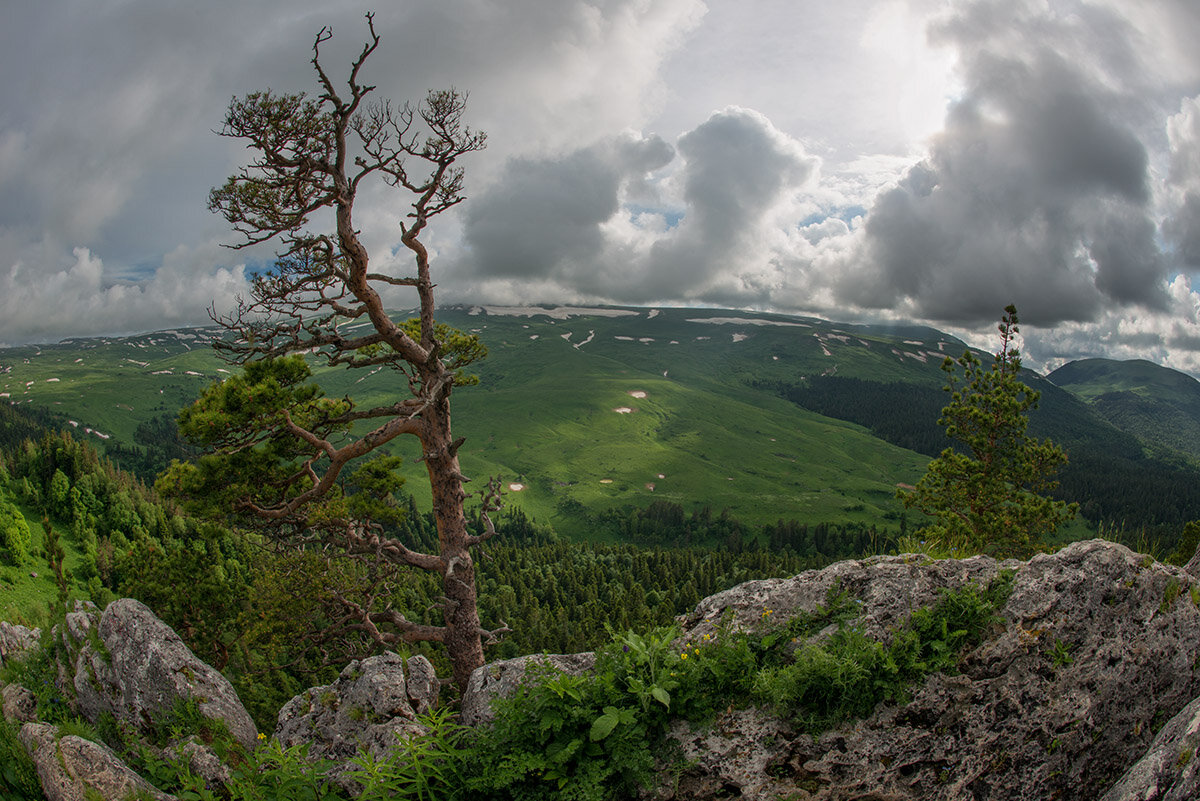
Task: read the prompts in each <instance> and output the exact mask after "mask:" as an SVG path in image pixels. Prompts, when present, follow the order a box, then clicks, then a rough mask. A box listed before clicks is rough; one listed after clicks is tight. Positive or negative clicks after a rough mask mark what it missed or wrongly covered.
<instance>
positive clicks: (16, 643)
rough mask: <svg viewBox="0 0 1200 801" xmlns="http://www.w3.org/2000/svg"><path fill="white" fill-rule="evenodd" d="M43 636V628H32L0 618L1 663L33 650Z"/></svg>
mask: <svg viewBox="0 0 1200 801" xmlns="http://www.w3.org/2000/svg"><path fill="white" fill-rule="evenodd" d="M41 636H42V630H41V629H30V628H26V627H25V626H18V625H16V624H15V623H9V622H8V621H7V620H0V665H3V664H4V663H5V662H7V661H8V660H9V659H14V658H19V657H21V656H22V655H24V654H25V653H26V652H27V651H32V650H33V649H34V648H36V647H37V644H38V639H39V638H40V637H41Z"/></svg>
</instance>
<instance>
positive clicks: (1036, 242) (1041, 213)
mask: <svg viewBox="0 0 1200 801" xmlns="http://www.w3.org/2000/svg"><path fill="white" fill-rule="evenodd" d="M1002 5H1003V6H1004V7H1003V8H1001V6H1002ZM1122 25H1123V23H1122V22H1121V21H1120V20H1117V19H1115V18H1114V17H1112V15H1109V14H1101V13H1092V12H1089V14H1084V15H1081V16H1077V17H1074V18H1071V19H1067V18H1066V17H1063V18H1058V17H1050V16H1049V15H1045V16H1039V15H1038V14H1035V13H1033V12H1031V11H1029V9H1026V10H1025V12H1024V13H1022V12H1021V9H1020V7H1019V4H1018V7H1017V8H1009V7H1008V5H1007V4H999V3H981V4H975V5H973V6H970V7H969V8H968V10H966V11H964V12H962V13H961V14H960V15H959V16H957V17H954V18H952V19H951V20H949V21H948V22H946V23H945V24H944V25H942V26H941V27H940V28H939V29H938V31H937V34H938V35H939V36H940V37H942V38H943V39H944V40H948V41H952V42H954V43H955V44H956V45H957V46H958V47H959V48H960V51H961V53H962V56H961V58H962V61H963V66H964V69H965V76H966V85H965V92H964V94H963V96H962V98H960V99H959V100H958V101H957V102H956V103H955V104H954V105H953V107H952V108H951V110H950V112H949V114H948V116H947V120H946V127H945V130H944V131H943V132H942V133H941V134H940V135H939V136H938V137H936V138H935V139H934V140H933V141H932V143H931V150H930V155H929V157H928V158H927V159H926V160H925V161H923V162H922V163H920V164H918V165H916V166H914V167H913V168H912V169H911V170H910V171H909V173H908V175H907V176H906V177H905V179H904V180H902V181H901V182H900V183H899V184H898V185H897V186H896V187H895V188H893V189H891V190H888V191H886V192H884V193H882V194H881V195H880V196H879V198H878V200H877V201H876V203H875V206H874V208H872V209H871V210H870V212H869V213H868V215H867V223H866V250H865V256H866V263H865V264H864V265H863V266H862V269H860V270H856V271H854V272H852V273H851V274H849V275H848V276H846V277H845V278H844V279H843V280H841V281H840V282H839V285H838V291H839V294H840V295H841V296H842V297H843V298H844V299H846V300H849V301H851V302H853V303H856V304H860V305H865V306H873V307H893V306H897V305H900V306H908V307H909V308H911V309H913V310H914V311H915V312H916V313H918V314H920V315H921V316H924V317H927V318H931V319H937V320H948V321H959V322H977V321H980V320H983V319H988V318H990V317H993V316H994V315H995V310H996V309H997V308H1000V307H1002V306H1003V305H1004V304H1005V303H1009V302H1014V303H1016V304H1017V306H1018V307H1019V308H1020V309H1021V311H1022V317H1023V318H1025V319H1026V320H1028V321H1029V322H1031V323H1036V324H1040V325H1048V324H1053V323H1055V322H1059V321H1063V320H1088V319H1093V318H1094V317H1095V315H1096V313H1097V312H1098V311H1099V309H1100V308H1102V307H1104V306H1106V305H1109V304H1116V305H1129V304H1139V305H1142V306H1146V307H1151V308H1163V307H1164V306H1165V304H1166V295H1165V291H1164V279H1165V277H1166V263H1165V262H1164V260H1163V258H1162V256H1161V254H1160V252H1159V250H1158V245H1157V242H1156V223H1155V219H1154V217H1153V211H1152V208H1151V192H1150V188H1149V169H1148V167H1149V157H1148V155H1147V150H1146V147H1145V146H1144V145H1143V143H1142V141H1141V140H1140V139H1139V137H1138V135H1137V132H1136V131H1137V129H1136V127H1135V123H1134V122H1132V121H1130V120H1131V118H1130V117H1129V116H1128V112H1129V109H1130V107H1131V102H1132V101H1130V99H1129V98H1128V96H1127V95H1126V94H1124V93H1123V92H1122V90H1121V88H1120V87H1119V86H1114V84H1113V74H1116V75H1120V74H1122V71H1123V70H1127V69H1129V68H1130V63H1131V61H1132V58H1133V57H1132V55H1131V53H1130V51H1129V48H1128V46H1127V42H1128V40H1129V38H1130V35H1129V32H1128V31H1127V30H1123V29H1122ZM1071 26H1085V27H1086V28H1087V30H1086V31H1084V32H1080V31H1076V30H1074V29H1073V28H1072V27H1071ZM1082 33H1087V34H1088V36H1087V37H1086V38H1087V40H1088V41H1089V42H1099V43H1100V44H1099V45H1095V46H1094V47H1095V49H1096V50H1097V51H1098V52H1093V53H1091V54H1089V55H1090V60H1085V61H1080V60H1078V59H1077V58H1076V56H1077V54H1076V53H1074V52H1072V46H1071V42H1072V40H1073V39H1079V38H1080V37H1081V36H1082ZM1122 33H1123V34H1124V35H1123V36H1122V35H1119V34H1122ZM1051 42H1053V43H1055V45H1056V46H1055V47H1051V46H1050V43H1051ZM1064 43H1065V44H1064Z"/></svg>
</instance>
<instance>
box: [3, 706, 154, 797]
mask: <svg viewBox="0 0 1200 801" xmlns="http://www.w3.org/2000/svg"><path fill="white" fill-rule="evenodd" d="M20 740H21V744H22V745H24V746H25V750H27V751H28V752H29V755H30V756H31V757H32V758H33V764H34V765H35V766H36V767H37V774H38V780H39V781H40V782H41V783H42V792H43V794H45V796H46V799H47V801H90V799H94V798H102V799H105V800H106V801H107V800H108V799H113V801H119V800H120V799H126V798H134V797H136V798H149V799H155V801H168V799H173V798H174V796H171V795H167V794H166V793H161V792H159V791H158V790H156V789H154V787H153V786H152V785H151V784H150V783H149V782H147V781H146V780H145V779H143V778H142V777H141V776H139V775H137V774H136V773H134V772H133V771H132V770H130V769H129V768H128V766H126V765H125V763H124V762H122V761H121V759H120V757H118V756H117V755H116V754H114V753H113V751H112V749H110V748H108V747H107V746H104V745H100V744H99V743H93V742H92V741H90V740H85V739H83V738H82V737H76V736H74V735H67V736H65V737H60V736H58V731H57V729H56V728H55V727H54V726H51V725H49V724H47V723H26V724H25V725H24V726H22V727H21V733H20Z"/></svg>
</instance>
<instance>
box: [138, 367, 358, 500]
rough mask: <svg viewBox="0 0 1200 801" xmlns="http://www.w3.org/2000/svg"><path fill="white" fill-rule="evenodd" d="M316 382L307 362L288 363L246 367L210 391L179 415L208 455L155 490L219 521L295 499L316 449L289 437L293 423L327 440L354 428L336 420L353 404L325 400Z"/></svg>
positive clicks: (179, 466)
mask: <svg viewBox="0 0 1200 801" xmlns="http://www.w3.org/2000/svg"><path fill="white" fill-rule="evenodd" d="M311 376H312V370H311V369H310V368H309V366H308V364H307V363H306V362H305V361H304V357H303V356H287V357H283V358H278V359H264V360H262V361H256V362H250V363H247V364H246V365H244V366H243V369H242V372H241V373H238V374H236V375H232V376H230V377H228V378H226V379H225V380H223V381H219V382H216V383H213V384H211V385H209V386H208V387H207V388H205V390H204V392H203V393H202V394H201V395H200V397H199V399H197V400H196V402H195V403H193V404H192V405H191V406H185V407H184V408H183V409H182V410H181V411H180V412H179V430H180V432H181V433H182V435H183V436H184V437H186V438H187V440H188V441H189V442H191V443H193V444H195V445H196V446H198V447H201V448H205V449H207V450H208V451H209V452H208V453H206V454H204V455H202V456H201V457H199V459H197V460H196V461H195V462H174V463H172V464H171V466H170V468H168V470H167V471H166V472H165V473H164V474H163V475H162V476H161V477H160V478H159V479H158V481H157V482H156V484H155V488H156V489H157V490H158V491H159V492H160V493H162V494H164V495H167V496H168V497H175V498H178V499H179V500H180V501H182V502H183V503H184V504H185V505H186V507H187V508H188V510H189V511H190V512H192V513H193V514H196V515H198V516H201V517H209V518H215V519H225V518H227V517H228V516H229V514H230V513H231V512H236V511H238V510H239V509H240V508H241V507H242V506H243V505H244V504H245V503H257V504H264V505H270V504H272V503H275V502H277V501H278V500H280V499H281V498H284V499H285V498H287V497H289V496H292V495H295V494H296V493H297V492H299V491H300V490H299V488H298V485H299V484H300V483H301V482H300V481H299V479H298V477H297V476H296V475H295V471H294V467H293V463H294V462H295V461H296V460H297V459H298V458H299V457H300V456H301V454H302V453H304V452H305V451H306V449H308V447H309V446H308V445H307V443H304V442H303V441H302V440H300V439H299V438H297V437H294V436H292V435H291V434H289V433H288V431H287V421H288V420H289V419H290V420H292V421H293V422H294V423H296V424H297V425H299V426H302V427H304V428H306V429H308V430H309V431H312V432H314V433H316V434H317V435H318V436H322V437H324V436H333V435H335V434H336V433H337V432H339V431H345V430H347V429H348V427H349V426H348V424H347V423H345V422H336V421H335V418H337V417H338V416H339V415H342V414H344V413H346V412H348V411H350V409H351V403H350V401H349V400H332V399H329V398H325V397H323V395H322V393H321V389H320V387H319V386H317V385H316V384H313V383H311V382H309V380H308V379H309V378H310V377H311ZM243 517H244V518H245V519H253V517H252V516H246V515H244V514H243Z"/></svg>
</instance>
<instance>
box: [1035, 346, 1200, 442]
mask: <svg viewBox="0 0 1200 801" xmlns="http://www.w3.org/2000/svg"><path fill="white" fill-rule="evenodd" d="M1047 379H1048V380H1049V381H1051V382H1052V383H1054V384H1055V385H1057V386H1060V387H1062V388H1064V389H1066V390H1069V391H1070V392H1072V393H1074V394H1075V395H1077V396H1078V397H1080V398H1081V399H1083V400H1084V401H1086V402H1087V403H1088V404H1090V405H1091V407H1092V408H1094V409H1095V410H1096V411H1097V412H1098V413H1099V414H1100V415H1101V416H1102V417H1103V418H1104V419H1106V420H1108V421H1109V422H1111V423H1112V424H1113V425H1115V426H1116V427H1117V428H1120V429H1121V430H1123V431H1127V432H1129V433H1130V434H1133V435H1134V436H1136V437H1137V438H1138V439H1140V440H1141V441H1142V442H1144V443H1146V445H1148V446H1149V447H1150V448H1152V449H1157V450H1160V451H1161V450H1174V451H1179V452H1181V453H1183V454H1186V455H1187V456H1189V457H1190V458H1192V459H1194V460H1197V461H1200V381H1197V380H1196V379H1195V378H1192V377H1191V376H1189V375H1187V374H1185V373H1181V372H1179V371H1178V370H1172V369H1170V368H1168V367H1161V366H1159V365H1157V364H1154V363H1153V362H1149V361H1146V360H1144V359H1134V360H1130V361H1114V360H1112V359H1081V360H1079V361H1074V362H1070V363H1068V364H1065V365H1063V366H1062V367H1060V368H1058V369H1057V370H1055V371H1053V372H1051V373H1050V374H1049V375H1048V376H1047Z"/></svg>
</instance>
